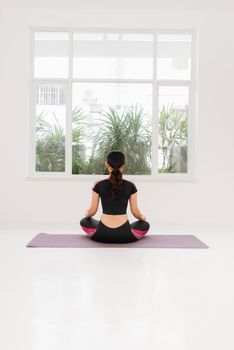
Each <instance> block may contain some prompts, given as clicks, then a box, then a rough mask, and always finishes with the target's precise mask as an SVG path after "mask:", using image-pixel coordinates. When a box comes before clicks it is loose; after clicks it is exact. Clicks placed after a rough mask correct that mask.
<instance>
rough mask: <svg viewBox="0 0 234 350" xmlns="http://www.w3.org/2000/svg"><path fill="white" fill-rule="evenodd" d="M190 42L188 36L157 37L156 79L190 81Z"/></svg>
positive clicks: (161, 35) (164, 35) (166, 35)
mask: <svg viewBox="0 0 234 350" xmlns="http://www.w3.org/2000/svg"><path fill="white" fill-rule="evenodd" d="M191 42H192V36H191V35H188V34H186V35H185V34H159V35H158V58H157V78H158V79H184V80H188V79H191Z"/></svg>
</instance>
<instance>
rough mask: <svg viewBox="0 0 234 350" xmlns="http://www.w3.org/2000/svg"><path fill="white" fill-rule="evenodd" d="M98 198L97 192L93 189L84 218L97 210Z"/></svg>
mask: <svg viewBox="0 0 234 350" xmlns="http://www.w3.org/2000/svg"><path fill="white" fill-rule="evenodd" d="M99 200H100V196H99V194H98V193H97V192H95V191H92V203H91V206H90V208H89V209H88V210H87V211H86V212H85V217H86V218H88V217H91V216H93V215H95V214H96V212H97V210H98V205H99Z"/></svg>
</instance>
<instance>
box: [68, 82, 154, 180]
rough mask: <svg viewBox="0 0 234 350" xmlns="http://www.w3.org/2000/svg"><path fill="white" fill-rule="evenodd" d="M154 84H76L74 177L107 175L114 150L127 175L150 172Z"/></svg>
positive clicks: (74, 99) (74, 95) (74, 98)
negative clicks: (108, 158)
mask: <svg viewBox="0 0 234 350" xmlns="http://www.w3.org/2000/svg"><path fill="white" fill-rule="evenodd" d="M151 115H152V85H151V84H118V83H107V84H103V83H74V84H73V167H72V168H73V174H79V173H80V174H103V173H107V174H108V172H106V170H105V168H104V162H105V160H106V156H107V154H108V153H109V152H110V151H112V150H121V151H122V152H123V153H124V154H125V156H126V164H127V167H126V169H125V173H126V174H150V172H151V138H152V135H151Z"/></svg>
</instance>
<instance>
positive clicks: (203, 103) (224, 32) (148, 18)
mask: <svg viewBox="0 0 234 350" xmlns="http://www.w3.org/2000/svg"><path fill="white" fill-rule="evenodd" d="M233 19H234V18H233V14H232V13H230V12H209V11H204V12H203V11H200V12H179V11H174V12H169V11H165V12H162V11H161V12H157V11H148V12H147V11H143V10H142V11H129V10H128V11H123V10H118V11H111V10H108V11H107V10H106V11H105V10H100V11H98V10H96V11H88V10H82V11H81V10H80V11H79V10H78V9H70V10H69V9H53V8H51V9H27V8H26V9H14V8H12V9H6V8H5V9H4V8H3V9H2V11H1V13H0V30H1V31H0V35H1V36H0V49H1V58H0V59H1V65H0V67H1V68H0V69H1V72H0V73H1V75H0V77H1V80H0V88H1V91H0V92H1V94H0V98H1V102H0V104H1V109H0V167H1V171H0V223H7V222H42V223H43V222H57V223H58V222H71V223H75V222H78V223H79V220H80V218H81V217H82V216H83V214H84V212H85V210H86V209H87V208H88V207H89V205H90V200H91V186H92V184H93V181H91V182H88V181H87V182H80V181H54V182H53V181H32V180H28V179H26V166H27V161H28V149H27V147H28V133H29V130H28V120H29V97H28V93H29V75H28V74H29V26H47V27H53V26H55V27H62V26H64V27H96V28H98V27H112V28H119V27H123V28H128V27H129V28H138V27H141V28H147V27H149V28H153V27H157V28H158V27H160V28H180V29H182V28H197V29H198V50H199V55H198V68H199V70H198V81H197V87H198V108H197V116H196V118H197V119H196V126H197V129H196V140H195V141H196V179H197V181H195V182H186V183H181V182H180V183H175V182H173V183H167V182H166V183H165V182H164V183H162V182H157V183H143V182H142V183H141V182H140V181H139V182H136V185H137V187H138V189H139V192H138V198H139V208H140V210H141V211H142V212H143V213H145V214H146V216H147V219H148V221H149V222H151V223H155V224H157V223H217V224H218V223H224V224H233V223H234V216H233V213H234V210H233V209H234V204H233V203H234V202H233V195H234V156H233V150H234V137H233V132H234V111H233V105H234V104H233V102H234V89H233V83H234V40H233V32H234V20H233ZM100 213H101V207H100V208H99V212H98V213H97V215H96V217H97V218H98V217H99V214H100ZM129 218H130V220H132V219H133V217H132V216H131V215H130V216H129Z"/></svg>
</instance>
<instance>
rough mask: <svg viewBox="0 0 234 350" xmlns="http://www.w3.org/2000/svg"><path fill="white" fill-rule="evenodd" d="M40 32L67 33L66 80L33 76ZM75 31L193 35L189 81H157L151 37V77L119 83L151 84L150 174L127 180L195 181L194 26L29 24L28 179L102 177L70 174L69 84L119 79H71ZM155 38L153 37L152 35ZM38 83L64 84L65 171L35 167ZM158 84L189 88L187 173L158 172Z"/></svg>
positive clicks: (101, 176)
mask: <svg viewBox="0 0 234 350" xmlns="http://www.w3.org/2000/svg"><path fill="white" fill-rule="evenodd" d="M37 31H41V32H69V72H68V79H57V78H53V79H44V78H34V33H35V32H37ZM74 32H112V33H113V32H118V33H149V34H154V36H157V35H158V34H190V35H191V36H192V52H191V62H192V64H191V79H190V80H177V79H174V80H157V75H156V72H157V59H156V58H157V44H156V40H154V49H153V51H154V53H153V55H154V56H153V79H121V82H122V83H129V82H130V83H152V92H153V94H152V95H153V96H155V97H153V99H152V174H151V175H129V174H125V175H124V177H125V178H126V179H128V178H129V179H132V180H133V181H138V182H139V181H140V182H196V181H197V180H196V175H195V126H196V120H195V119H196V108H195V107H196V100H195V96H196V69H195V68H196V56H197V55H196V37H197V35H196V32H197V30H196V28H190V29H166V30H165V29H163V30H161V29H155V28H154V29H128V28H122V29H113V28H88V29H87V28H64V27H61V28H53V27H51V28H45V27H30V40H29V41H30V72H29V74H30V79H29V91H28V92H29V94H28V96H29V101H30V106H29V123H28V126H29V127H28V129H29V138H28V150H29V151H28V162H27V169H26V179H27V180H53V181H54V180H59V181H60V180H69V181H73V180H74V181H91V182H93V181H96V180H98V179H101V178H103V176H105V175H103V174H96V175H91V174H87V175H86V174H72V83H73V82H90V81H92V82H116V81H118V79H73V77H72V67H73V65H72V59H73V40H72V39H73V37H72V35H73V33H74ZM154 38H155V37H154ZM38 83H42V84H43V83H50V84H53V83H56V84H62V85H64V86H65V87H66V133H65V135H66V138H65V139H66V144H65V172H38V171H36V170H35V164H36V163H35V161H36V115H35V103H36V86H37V84H38ZM160 86H186V87H188V88H189V96H188V97H189V113H188V139H187V150H188V151H187V173H157V164H158V121H159V109H158V103H159V101H158V89H159V87H160Z"/></svg>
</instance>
